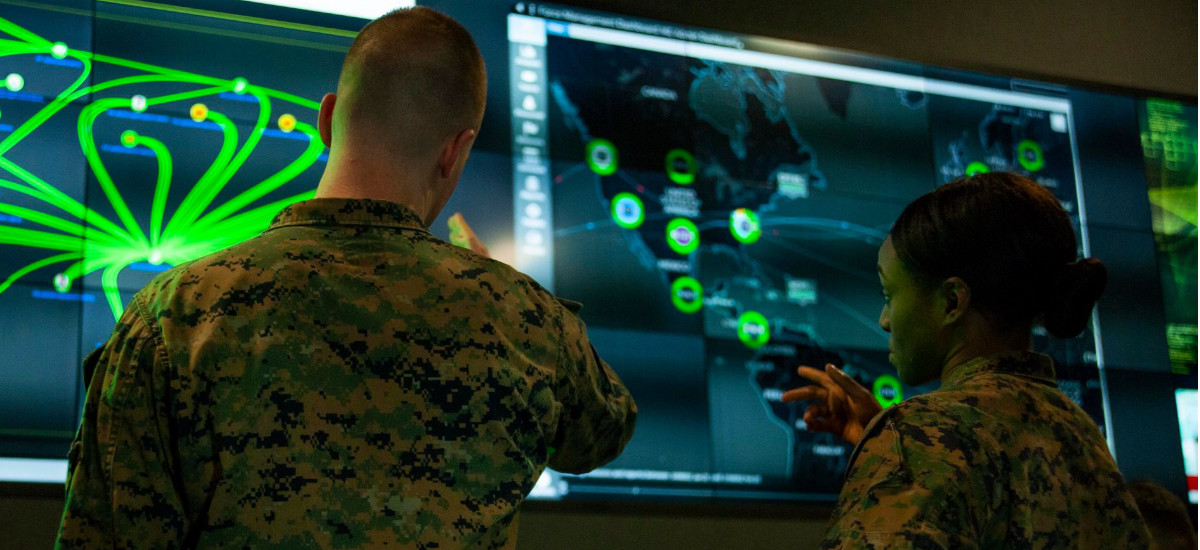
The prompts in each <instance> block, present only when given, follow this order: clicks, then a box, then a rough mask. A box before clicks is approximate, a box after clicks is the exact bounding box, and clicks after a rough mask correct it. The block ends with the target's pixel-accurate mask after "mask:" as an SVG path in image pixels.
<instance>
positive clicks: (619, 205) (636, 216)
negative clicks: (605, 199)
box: [612, 193, 646, 229]
mask: <svg viewBox="0 0 1200 550" xmlns="http://www.w3.org/2000/svg"><path fill="white" fill-rule="evenodd" d="M612 217H613V221H615V222H617V225H619V226H621V227H624V228H625V229H635V228H637V227H638V226H639V225H642V222H644V221H646V207H645V206H643V205H642V199H639V198H638V196H637V195H634V194H633V193H617V196H615V197H613V200H612Z"/></svg>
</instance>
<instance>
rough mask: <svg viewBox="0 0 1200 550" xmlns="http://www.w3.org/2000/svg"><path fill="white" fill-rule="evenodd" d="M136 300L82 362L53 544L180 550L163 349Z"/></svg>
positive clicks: (181, 520)
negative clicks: (79, 408)
mask: <svg viewBox="0 0 1200 550" xmlns="http://www.w3.org/2000/svg"><path fill="white" fill-rule="evenodd" d="M138 304H139V302H138V300H137V299H135V300H134V302H133V303H132V304H131V305H130V308H129V309H128V310H126V312H125V314H124V316H122V318H121V319H120V320H119V321H118V323H117V326H116V328H115V329H114V330H113V334H112V337H111V338H110V339H109V341H108V342H107V343H106V344H104V345H103V346H102V347H100V348H98V349H97V350H95V351H94V352H92V353H91V354H90V355H88V357H87V359H86V360H85V362H84V371H85V380H87V381H88V383H87V396H86V398H85V400H84V406H83V418H82V421H81V423H80V426H79V430H78V432H77V433H76V436H75V440H74V442H73V443H72V444H71V450H70V454H69V464H68V472H67V484H66V490H67V495H66V505H65V508H64V510H63V516H62V522H61V524H60V525H59V532H58V541H57V544H56V545H55V548H61V549H71V548H87V549H99V548H179V547H180V544H181V543H180V540H181V539H182V537H183V536H184V535H185V534H186V532H187V521H186V520H185V517H186V516H185V513H184V509H183V505H182V499H181V496H180V490H179V484H178V483H177V482H176V480H177V479H178V478H177V476H176V471H175V460H174V454H173V453H172V452H171V451H170V441H171V437H170V433H171V429H170V426H171V424H170V421H169V418H170V415H169V412H170V410H171V409H170V406H169V402H168V398H169V390H168V382H167V381H168V376H169V375H168V373H167V370H166V352H165V350H164V349H163V347H162V345H161V344H162V341H161V338H160V337H158V336H157V335H156V334H155V333H154V332H153V331H152V329H151V328H150V327H149V326H148V325H147V323H146V322H144V319H143V318H142V317H141V316H140V315H139V311H140V307H138Z"/></svg>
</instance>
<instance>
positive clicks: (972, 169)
mask: <svg viewBox="0 0 1200 550" xmlns="http://www.w3.org/2000/svg"><path fill="white" fill-rule="evenodd" d="M991 171H992V169H991V168H988V165H986V164H984V163H982V162H979V161H975V162H972V163H971V164H968V165H967V175H968V176H974V175H975V174H986V173H988V172H991Z"/></svg>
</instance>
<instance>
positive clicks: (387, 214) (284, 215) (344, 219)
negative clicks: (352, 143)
mask: <svg viewBox="0 0 1200 550" xmlns="http://www.w3.org/2000/svg"><path fill="white" fill-rule="evenodd" d="M289 225H369V226H374V227H396V228H401V229H416V230H419V231H425V232H428V231H429V230H428V228H426V227H425V224H424V223H423V222H422V221H421V217H420V216H418V215H417V213H416V212H413V211H412V209H410V208H408V207H407V206H404V205H402V204H398V203H394V202H388V201H381V200H374V199H334V198H327V199H311V200H306V201H301V202H297V203H294V204H291V205H289V206H288V207H286V208H284V209H283V211H281V212H280V213H279V214H277V215H276V216H275V219H274V220H271V227H270V229H275V228H277V227H285V226H289Z"/></svg>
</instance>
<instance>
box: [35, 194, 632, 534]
mask: <svg viewBox="0 0 1200 550" xmlns="http://www.w3.org/2000/svg"><path fill="white" fill-rule="evenodd" d="M85 369H86V371H87V372H89V373H91V379H90V382H89V383H88V389H87V398H86V402H85V406H84V414H83V421H82V425H81V427H80V428H79V432H78V435H77V437H76V441H75V442H74V444H73V445H72V448H71V456H70V470H69V474H68V479H67V503H66V508H65V511H64V514H63V519H62V525H61V527H60V531H59V541H58V542H59V547H61V548H88V549H97V548H114V547H115V548H255V549H260V548H288V549H298V548H423V549H424V548H438V549H449V548H505V549H508V548H514V547H515V546H516V529H517V509H518V505H519V504H520V503H521V501H522V499H523V498H524V497H525V495H527V494H528V493H529V491H530V490H531V489H532V488H533V485H534V483H535V482H536V481H537V479H538V476H539V475H540V474H541V473H542V470H543V469H544V468H545V467H546V466H547V464H548V465H549V466H551V467H553V468H556V469H558V470H561V471H565V472H575V473H578V472H584V471H587V470H590V469H592V468H595V467H597V466H599V465H601V464H604V463H605V462H607V461H609V460H611V459H613V458H614V457H616V456H617V455H618V454H619V453H620V452H621V450H622V448H623V447H624V445H625V443H626V442H627V441H628V439H629V438H630V436H631V435H632V432H633V425H634V419H635V416H636V408H635V406H634V403H633V400H632V398H631V397H630V395H629V393H628V391H627V390H626V389H625V387H624V386H623V385H622V383H621V381H620V380H619V379H618V378H617V376H616V375H615V374H614V373H613V372H612V370H610V369H609V367H608V366H607V365H606V364H605V363H604V362H603V361H601V360H600V358H599V357H597V356H596V354H595V351H594V350H593V349H592V347H591V345H590V344H589V343H588V339H587V336H586V333H585V328H584V325H583V323H582V322H581V321H580V320H579V318H578V317H577V316H576V315H575V314H574V313H573V312H572V311H570V310H568V308H567V307H566V306H565V304H564V303H562V302H559V301H558V300H556V299H555V298H554V297H553V296H551V295H550V294H549V293H548V292H546V291H545V290H544V289H542V288H541V287H540V286H538V284H537V283H535V282H534V281H533V280H531V279H529V278H528V277H526V276H525V275H522V274H521V273H518V272H517V271H515V270H513V269H512V268H510V267H509V266H507V265H505V264H503V263H500V262H497V261H493V260H489V259H485V258H482V257H480V256H478V255H476V254H475V253H473V252H470V251H468V250H465V249H462V248H458V247H454V246H452V245H450V244H447V243H445V242H443V241H441V240H439V239H437V238H435V237H433V236H432V235H431V234H430V233H429V232H428V230H426V229H425V227H424V226H423V225H422V224H421V222H420V219H419V218H418V217H417V215H416V214H414V213H413V212H412V211H410V210H408V209H406V208H404V207H401V206H400V205H397V204H392V203H386V202H378V201H369V200H342V199H316V200H311V201H306V202H302V203H297V204H295V205H292V206H290V207H288V208H286V209H285V210H284V211H283V212H281V213H280V214H279V215H278V216H277V217H276V218H275V220H274V221H273V222H272V224H271V226H270V228H269V229H267V230H266V231H265V232H264V233H263V234H262V235H260V236H259V237H256V238H255V239H251V240H250V241H247V242H245V243H242V244H240V245H236V246H234V247H231V248H229V249H227V250H224V251H222V252H219V253H216V254H214V255H211V256H208V257H205V258H202V259H199V260H196V261H193V262H191V263H188V264H184V265H181V266H178V267H176V268H174V269H172V270H170V271H168V272H167V273H164V274H162V275H161V276H159V277H157V278H156V279H155V280H154V281H152V282H151V283H150V284H149V285H147V287H146V288H145V289H143V290H142V291H141V292H140V293H138V294H137V296H136V297H135V298H134V299H133V302H132V303H131V304H130V306H129V308H128V310H127V311H126V312H125V314H124V316H123V317H122V318H121V319H120V321H119V322H118V324H117V327H116V329H115V331H114V332H113V335H112V338H111V340H109V342H108V343H107V344H106V345H104V346H102V347H101V348H100V349H98V350H97V351H96V352H95V353H93V354H92V355H90V356H89V357H88V359H87V361H86V364H85Z"/></svg>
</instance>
